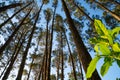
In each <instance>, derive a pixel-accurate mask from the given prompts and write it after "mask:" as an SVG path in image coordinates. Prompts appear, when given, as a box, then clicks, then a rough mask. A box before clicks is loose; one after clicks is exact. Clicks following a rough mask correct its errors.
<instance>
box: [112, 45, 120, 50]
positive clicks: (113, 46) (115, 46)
mask: <svg viewBox="0 0 120 80" xmlns="http://www.w3.org/2000/svg"><path fill="white" fill-rule="evenodd" d="M112 49H113V51H114V52H120V48H119V45H118V43H115V44H113V45H112Z"/></svg>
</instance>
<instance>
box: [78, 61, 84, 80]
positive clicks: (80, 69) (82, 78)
mask: <svg viewBox="0 0 120 80" xmlns="http://www.w3.org/2000/svg"><path fill="white" fill-rule="evenodd" d="M79 64H80V73H81V76H82V80H84V78H83V71H82V65H81V62H80V61H79Z"/></svg>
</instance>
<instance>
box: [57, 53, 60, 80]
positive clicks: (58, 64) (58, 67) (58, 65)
mask: <svg viewBox="0 0 120 80" xmlns="http://www.w3.org/2000/svg"><path fill="white" fill-rule="evenodd" d="M59 69H60V53H58V63H57V80H59V74H60V73H59Z"/></svg>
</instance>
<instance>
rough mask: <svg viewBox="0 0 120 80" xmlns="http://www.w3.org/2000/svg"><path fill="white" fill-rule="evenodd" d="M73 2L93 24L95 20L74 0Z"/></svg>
mask: <svg viewBox="0 0 120 80" xmlns="http://www.w3.org/2000/svg"><path fill="white" fill-rule="evenodd" d="M73 4H74V5H75V6H76V7H77V8H78V9H79V11H80V12H81V13H82V14H83V15H84V16H86V18H87V19H88V20H89V21H90V22H91V23H92V24H93V23H94V20H93V19H92V18H91V17H90V16H89V15H88V14H87V13H85V12H84V11H83V10H82V9H81V7H79V6H78V5H77V4H76V3H75V2H73Z"/></svg>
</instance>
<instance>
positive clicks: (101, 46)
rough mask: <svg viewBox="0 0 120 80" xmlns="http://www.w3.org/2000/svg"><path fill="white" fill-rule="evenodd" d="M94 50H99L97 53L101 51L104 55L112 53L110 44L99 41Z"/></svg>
mask: <svg viewBox="0 0 120 80" xmlns="http://www.w3.org/2000/svg"><path fill="white" fill-rule="evenodd" d="M94 50H95V51H96V52H97V53H99V54H100V53H101V54H103V55H109V54H111V51H110V49H109V47H108V45H105V44H103V43H97V44H96V45H95V47H94Z"/></svg>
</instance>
